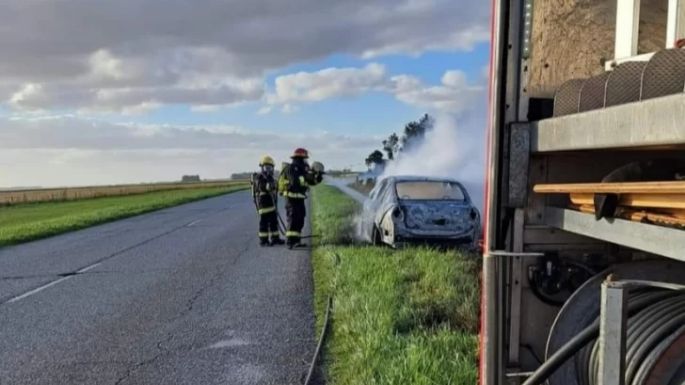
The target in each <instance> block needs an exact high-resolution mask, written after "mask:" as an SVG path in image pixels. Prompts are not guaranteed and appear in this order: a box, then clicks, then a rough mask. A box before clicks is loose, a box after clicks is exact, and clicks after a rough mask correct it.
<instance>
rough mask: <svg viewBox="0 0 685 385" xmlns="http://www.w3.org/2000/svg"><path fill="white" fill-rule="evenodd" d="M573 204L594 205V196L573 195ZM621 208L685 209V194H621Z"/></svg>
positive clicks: (587, 194)
mask: <svg viewBox="0 0 685 385" xmlns="http://www.w3.org/2000/svg"><path fill="white" fill-rule="evenodd" d="M570 196H571V203H573V204H575V205H594V204H595V203H594V194H592V193H571V194H570ZM618 205H619V206H628V207H650V208H662V209H685V194H621V195H620V196H619V201H618Z"/></svg>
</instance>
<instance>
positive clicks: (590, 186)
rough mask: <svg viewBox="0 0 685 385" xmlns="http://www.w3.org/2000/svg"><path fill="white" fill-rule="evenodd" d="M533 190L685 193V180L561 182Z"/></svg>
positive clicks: (543, 191)
mask: <svg viewBox="0 0 685 385" xmlns="http://www.w3.org/2000/svg"><path fill="white" fill-rule="evenodd" d="M533 191H535V192H536V193H540V194H569V193H614V194H627V193H652V194H685V181H663V182H621V183H561V184H537V185H535V187H533Z"/></svg>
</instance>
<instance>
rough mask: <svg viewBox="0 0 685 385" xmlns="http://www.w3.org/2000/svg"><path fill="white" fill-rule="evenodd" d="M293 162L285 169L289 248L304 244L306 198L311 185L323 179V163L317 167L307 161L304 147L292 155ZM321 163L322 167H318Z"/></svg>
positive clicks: (307, 154) (284, 193) (307, 155)
mask: <svg viewBox="0 0 685 385" xmlns="http://www.w3.org/2000/svg"><path fill="white" fill-rule="evenodd" d="M290 158H291V159H292V162H291V163H290V164H289V165H288V167H287V168H286V169H285V170H284V172H285V173H286V175H285V177H286V179H287V186H286V189H285V191H284V192H283V195H284V196H285V197H286V199H287V201H286V206H285V208H286V212H287V214H288V231H287V232H286V242H287V244H288V248H291V249H292V248H293V247H298V246H303V245H302V244H301V242H300V241H301V239H302V228H303V227H304V220H305V216H306V214H307V211H306V208H305V202H304V201H305V199H306V198H307V195H306V194H307V191H308V190H309V186H313V185H316V184H319V183H321V180H322V179H323V173H324V172H323V171H324V170H323V165H321V164H320V163H318V162H317V167H316V169H312V168H311V167H310V166H309V164H308V163H307V159H308V158H309V153H308V152H307V150H305V149H304V148H298V149H296V150H295V151H294V152H293V155H292V156H291V157H290ZM319 165H320V167H318V166H319Z"/></svg>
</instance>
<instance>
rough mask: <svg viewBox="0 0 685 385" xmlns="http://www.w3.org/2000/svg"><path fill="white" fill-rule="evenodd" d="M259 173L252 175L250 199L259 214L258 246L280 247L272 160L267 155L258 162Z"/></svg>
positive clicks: (281, 242)
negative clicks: (252, 200)
mask: <svg viewBox="0 0 685 385" xmlns="http://www.w3.org/2000/svg"><path fill="white" fill-rule="evenodd" d="M259 167H260V172H259V173H255V174H253V175H252V198H253V199H254V202H255V205H256V207H257V212H258V213H259V244H260V246H271V245H282V244H283V243H284V242H283V240H282V239H281V238H280V236H279V234H278V211H277V199H278V198H277V196H276V193H277V191H278V190H277V185H276V181H275V180H274V160H273V158H271V157H270V156H268V155H265V156H263V157H262V159H261V160H260V162H259Z"/></svg>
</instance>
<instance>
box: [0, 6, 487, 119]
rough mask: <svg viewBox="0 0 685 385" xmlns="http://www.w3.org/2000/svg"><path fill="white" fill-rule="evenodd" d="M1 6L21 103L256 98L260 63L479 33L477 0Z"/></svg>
mask: <svg viewBox="0 0 685 385" xmlns="http://www.w3.org/2000/svg"><path fill="white" fill-rule="evenodd" d="M2 8H3V9H2V12H1V13H0V52H2V56H3V60H2V61H1V62H0V73H2V74H3V77H2V79H0V103H2V101H5V102H11V105H12V106H13V107H14V108H18V109H28V110H31V109H53V108H67V109H81V110H110V111H119V110H122V109H128V110H135V109H138V108H139V106H140V105H148V106H149V105H150V103H159V104H168V103H184V104H190V105H199V106H224V105H232V104H235V103H241V102H244V101H253V100H259V99H260V98H261V97H262V93H263V84H262V83H263V77H264V75H265V74H266V73H267V72H269V71H273V70H278V69H280V68H283V67H285V66H288V65H291V64H294V63H302V62H308V61H312V60H318V59H321V58H324V57H327V56H330V55H332V54H350V55H355V56H362V57H375V56H378V55H382V54H389V53H399V54H418V53H421V52H425V51H427V50H448V51H453V50H468V49H470V48H471V47H472V46H473V45H474V44H476V43H480V42H485V41H487V38H488V33H487V18H488V4H487V3H486V2H480V1H476V2H473V1H472V2H467V1H454V0H403V1H399V0H372V1H368V0H347V1H336V2H326V1H320V0H291V1H287V2H286V1H282V0H261V1H259V2H256V1H252V0H242V1H238V0H236V1H230V2H227V1H225V0H197V1H192V2H190V1H158V0H118V1H106V2H93V1H91V0H62V1H59V2H46V1H26V0H4V1H3V5H2ZM245 79H247V83H249V84H246V81H245ZM38 86H39V87H38ZM31 87H34V89H33V90H31ZM36 87H38V88H36ZM205 88H209V90H208V92H206V93H205V92H201V91H199V90H204V89H205ZM345 88H347V87H345ZM38 89H40V92H37V91H38ZM320 92H322V93H323V95H325V94H327V93H336V92H337V91H336V90H334V89H333V90H325V89H321V90H320ZM103 94H104V95H116V97H109V98H107V97H105V98H104V99H103V98H102V95H103ZM298 95H300V96H301V97H303V98H313V99H316V98H321V97H324V96H317V94H316V93H312V94H298Z"/></svg>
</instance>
